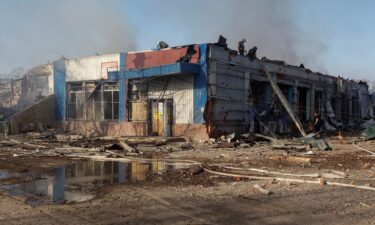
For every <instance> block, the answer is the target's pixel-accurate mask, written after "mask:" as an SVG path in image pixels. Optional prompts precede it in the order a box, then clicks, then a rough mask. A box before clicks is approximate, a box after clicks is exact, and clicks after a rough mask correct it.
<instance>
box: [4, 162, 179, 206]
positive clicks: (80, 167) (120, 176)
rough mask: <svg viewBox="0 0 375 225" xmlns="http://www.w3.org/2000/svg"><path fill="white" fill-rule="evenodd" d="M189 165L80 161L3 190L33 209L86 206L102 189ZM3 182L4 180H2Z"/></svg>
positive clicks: (142, 179) (144, 179)
mask: <svg viewBox="0 0 375 225" xmlns="http://www.w3.org/2000/svg"><path fill="white" fill-rule="evenodd" d="M184 167H186V165H183V164H181V165H179V164H170V163H166V162H152V163H140V162H126V163H125V162H117V161H94V160H88V161H80V162H77V163H74V164H71V165H67V166H65V167H59V168H54V169H53V170H52V171H50V172H49V173H46V174H39V173H33V176H34V177H39V178H40V179H39V180H35V181H32V182H28V183H20V184H12V185H6V186H3V187H2V188H3V189H5V190H7V191H8V192H9V193H10V194H11V195H19V196H26V197H27V203H28V204H30V205H40V204H45V203H54V204H60V203H64V202H83V201H87V200H90V199H92V198H94V197H95V194H96V193H97V191H98V189H99V188H100V187H102V186H103V185H110V184H117V183H119V184H124V183H132V182H139V181H146V180H148V179H149V178H150V174H151V173H159V174H161V173H163V172H164V171H166V170H169V169H174V168H184ZM0 179H1V178H0Z"/></svg>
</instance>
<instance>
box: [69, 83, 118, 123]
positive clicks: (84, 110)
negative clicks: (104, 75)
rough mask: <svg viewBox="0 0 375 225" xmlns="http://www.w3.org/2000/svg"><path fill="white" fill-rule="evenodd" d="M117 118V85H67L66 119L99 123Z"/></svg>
mask: <svg viewBox="0 0 375 225" xmlns="http://www.w3.org/2000/svg"><path fill="white" fill-rule="evenodd" d="M118 118H119V89H118V83H116V82H101V81H96V82H80V83H68V94H67V119H75V120H96V121H100V120H116V119H118Z"/></svg>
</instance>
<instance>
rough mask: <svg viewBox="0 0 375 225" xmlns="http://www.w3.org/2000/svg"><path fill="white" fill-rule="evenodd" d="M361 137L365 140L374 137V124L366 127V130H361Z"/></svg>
mask: <svg viewBox="0 0 375 225" xmlns="http://www.w3.org/2000/svg"><path fill="white" fill-rule="evenodd" d="M362 137H363V139H365V140H370V139H373V138H375V125H372V126H370V127H368V128H367V129H366V130H364V131H363V133H362Z"/></svg>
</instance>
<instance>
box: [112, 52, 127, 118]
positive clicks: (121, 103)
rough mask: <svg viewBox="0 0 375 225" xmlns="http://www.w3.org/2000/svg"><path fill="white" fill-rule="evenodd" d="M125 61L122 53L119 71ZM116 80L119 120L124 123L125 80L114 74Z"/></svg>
mask: <svg viewBox="0 0 375 225" xmlns="http://www.w3.org/2000/svg"><path fill="white" fill-rule="evenodd" d="M125 60H126V56H125V54H124V53H121V54H120V70H122V69H123V68H124V67H125ZM116 74H118V75H117V78H118V79H119V120H120V121H125V119H126V118H125V115H126V114H125V103H126V99H125V96H126V85H125V78H124V76H121V75H120V74H119V73H116ZM110 75H111V74H110Z"/></svg>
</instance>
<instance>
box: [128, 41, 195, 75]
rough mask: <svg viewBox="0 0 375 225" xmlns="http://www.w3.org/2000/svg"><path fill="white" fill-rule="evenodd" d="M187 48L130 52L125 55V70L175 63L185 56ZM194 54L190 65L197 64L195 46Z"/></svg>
mask: <svg viewBox="0 0 375 225" xmlns="http://www.w3.org/2000/svg"><path fill="white" fill-rule="evenodd" d="M187 49H188V47H183V48H168V49H163V50H159V51H146V52H130V53H127V55H126V69H128V70H131V69H146V68H151V67H158V66H162V65H167V64H173V63H176V62H177V60H179V59H180V58H181V57H183V56H185V55H186V52H187ZM195 50H196V52H197V53H195V54H194V55H193V56H192V58H191V61H190V63H198V58H199V47H198V46H195Z"/></svg>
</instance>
